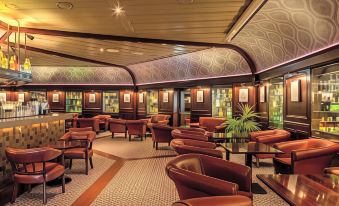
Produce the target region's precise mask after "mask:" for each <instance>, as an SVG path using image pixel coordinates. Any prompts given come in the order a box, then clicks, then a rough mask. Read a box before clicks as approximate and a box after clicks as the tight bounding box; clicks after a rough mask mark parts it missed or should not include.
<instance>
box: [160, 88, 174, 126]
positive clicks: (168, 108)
mask: <svg viewBox="0 0 339 206" xmlns="http://www.w3.org/2000/svg"><path fill="white" fill-rule="evenodd" d="M166 92H167V93H168V102H164V101H163V100H164V93H166ZM177 98H178V92H177V91H174V90H173V89H167V90H166V89H165V90H159V101H158V102H159V108H158V109H159V110H158V112H159V114H168V115H171V118H170V125H173V126H178V111H177V110H178V109H177V102H176V101H177Z"/></svg>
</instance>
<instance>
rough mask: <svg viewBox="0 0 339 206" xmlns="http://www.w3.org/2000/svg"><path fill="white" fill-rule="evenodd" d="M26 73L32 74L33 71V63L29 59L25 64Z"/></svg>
mask: <svg viewBox="0 0 339 206" xmlns="http://www.w3.org/2000/svg"><path fill="white" fill-rule="evenodd" d="M24 72H26V73H32V69H31V61H30V60H29V58H26V59H25V63H24Z"/></svg>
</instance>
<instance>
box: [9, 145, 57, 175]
mask: <svg viewBox="0 0 339 206" xmlns="http://www.w3.org/2000/svg"><path fill="white" fill-rule="evenodd" d="M5 152H6V157H7V160H8V161H9V162H10V163H11V166H12V170H13V171H14V172H16V173H19V174H28V175H29V174H41V173H43V172H45V171H46V170H45V162H47V161H50V160H53V159H55V158H57V157H58V156H60V155H61V154H62V152H61V151H60V150H56V149H53V148H49V147H41V148H31V149H18V148H11V147H7V148H6V150H5ZM36 163H43V168H42V171H36ZM28 165H31V166H32V168H33V170H32V171H29V170H27V166H28ZM19 169H21V170H19Z"/></svg>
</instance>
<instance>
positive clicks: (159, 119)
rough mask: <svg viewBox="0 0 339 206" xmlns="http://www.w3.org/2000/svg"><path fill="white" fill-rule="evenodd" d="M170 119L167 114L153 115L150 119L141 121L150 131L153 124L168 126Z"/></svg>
mask: <svg viewBox="0 0 339 206" xmlns="http://www.w3.org/2000/svg"><path fill="white" fill-rule="evenodd" d="M170 117H171V116H170V115H167V114H155V115H151V118H148V119H142V120H145V121H147V127H148V128H149V129H151V127H152V125H153V124H168V123H169V118H170Z"/></svg>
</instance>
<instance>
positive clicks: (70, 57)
mask: <svg viewBox="0 0 339 206" xmlns="http://www.w3.org/2000/svg"><path fill="white" fill-rule="evenodd" d="M9 45H10V46H15V45H14V43H12V42H11V43H10V44H9ZM20 48H25V45H22V44H20ZM26 49H27V50H29V51H34V52H39V53H43V54H48V55H54V56H59V57H63V58H68V59H73V60H77V61H83V62H89V63H93V64H101V65H105V66H110V67H119V68H122V69H124V70H126V71H127V72H128V74H129V75H130V76H131V78H132V82H133V85H134V87H135V86H136V79H135V75H134V73H133V72H132V70H131V69H130V68H128V67H126V66H124V65H120V64H112V63H108V62H103V61H98V60H93V59H88V58H84V57H78V56H74V55H70V54H64V53H60V52H55V51H50V50H45V49H40V48H36V47H31V46H26Z"/></svg>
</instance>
